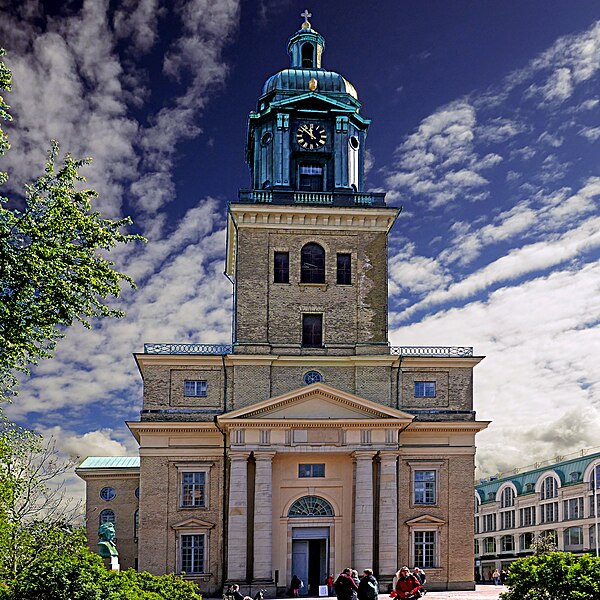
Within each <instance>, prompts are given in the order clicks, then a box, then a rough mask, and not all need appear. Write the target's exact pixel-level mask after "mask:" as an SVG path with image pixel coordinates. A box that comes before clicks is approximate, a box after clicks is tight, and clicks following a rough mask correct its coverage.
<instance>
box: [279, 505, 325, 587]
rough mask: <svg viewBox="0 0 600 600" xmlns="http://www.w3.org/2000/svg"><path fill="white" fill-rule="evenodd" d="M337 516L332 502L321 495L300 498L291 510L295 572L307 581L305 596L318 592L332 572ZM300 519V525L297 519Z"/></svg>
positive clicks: (292, 573) (292, 572)
mask: <svg viewBox="0 0 600 600" xmlns="http://www.w3.org/2000/svg"><path fill="white" fill-rule="evenodd" d="M333 516H334V512H333V507H332V506H331V504H330V503H329V502H328V501H327V500H325V499H324V498H321V497H319V496H303V497H302V498H298V500H296V501H295V502H294V503H293V504H292V506H290V509H289V511H288V518H289V519H290V524H291V526H292V527H291V529H292V564H291V574H290V578H291V576H293V575H296V576H297V577H299V578H300V580H301V581H302V582H303V583H304V587H303V588H301V589H300V595H301V596H318V595H319V586H320V585H324V584H325V581H326V579H327V575H328V569H329V564H330V561H329V557H330V538H331V527H330V526H329V523H328V522H329V521H330V520H331V518H332V517H333ZM295 519H298V526H295V523H294V520H295Z"/></svg>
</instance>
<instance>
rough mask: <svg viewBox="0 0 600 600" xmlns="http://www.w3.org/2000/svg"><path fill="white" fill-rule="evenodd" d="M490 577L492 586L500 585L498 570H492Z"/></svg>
mask: <svg viewBox="0 0 600 600" xmlns="http://www.w3.org/2000/svg"><path fill="white" fill-rule="evenodd" d="M492 577H493V578H494V585H500V571H498V569H494V573H493V574H492Z"/></svg>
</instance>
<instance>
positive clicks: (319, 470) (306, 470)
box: [298, 463, 325, 477]
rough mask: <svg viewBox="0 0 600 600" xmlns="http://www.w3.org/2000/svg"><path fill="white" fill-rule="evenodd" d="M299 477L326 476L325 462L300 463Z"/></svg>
mask: <svg viewBox="0 0 600 600" xmlns="http://www.w3.org/2000/svg"><path fill="white" fill-rule="evenodd" d="M298 477H325V463H317V464H300V465H298Z"/></svg>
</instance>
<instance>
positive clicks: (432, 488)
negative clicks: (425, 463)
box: [412, 469, 438, 506]
mask: <svg viewBox="0 0 600 600" xmlns="http://www.w3.org/2000/svg"><path fill="white" fill-rule="evenodd" d="M419 473H430V474H433V481H431V480H427V479H423V480H421V481H417V474H419ZM437 476H438V474H437V470H436V469H413V473H412V484H413V489H412V492H413V493H412V501H413V504H414V505H415V506H435V505H436V504H437V496H438V494H437ZM421 485H422V486H423V489H419V490H418V489H417V486H419V487H421ZM417 494H420V495H422V500H417ZM429 494H431V496H432V500H431V501H428V500H427V496H428V495H429Z"/></svg>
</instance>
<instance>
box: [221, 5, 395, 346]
mask: <svg viewBox="0 0 600 600" xmlns="http://www.w3.org/2000/svg"><path fill="white" fill-rule="evenodd" d="M302 16H303V17H304V19H305V20H304V23H302V27H301V29H300V30H299V31H297V32H296V33H294V34H293V35H292V37H291V38H290V39H289V42H288V45H287V50H288V54H289V56H290V66H289V68H287V69H283V70H282V71H279V72H278V73H276V74H275V75H272V76H271V77H269V78H268V79H267V81H266V83H265V84H264V86H263V88H262V93H261V95H260V97H259V98H258V103H257V106H256V110H254V111H252V112H251V113H250V116H249V119H248V130H247V139H246V161H247V163H248V165H249V168H250V176H251V182H252V183H251V188H250V189H243V190H240V194H239V200H238V201H237V202H232V203H231V204H230V210H229V217H230V218H229V238H228V265H227V273H228V275H229V276H230V277H231V279H232V281H234V285H235V288H234V289H235V310H234V314H235V317H234V343H235V347H236V350H235V351H236V352H237V353H254V354H287V353H300V354H307V353H315V352H316V353H317V354H319V353H326V354H329V355H331V354H365V353H366V354H370V353H378V352H381V351H384V352H387V344H388V342H387V260H386V256H387V233H388V231H389V229H390V227H391V225H392V224H393V222H394V220H395V218H396V216H397V213H398V210H397V209H396V208H390V207H387V206H386V204H385V194H384V193H377V192H366V191H365V189H364V165H365V142H366V137H367V131H368V128H369V124H370V121H369V119H366V118H365V117H364V116H362V115H361V113H360V109H361V104H360V101H359V99H358V94H357V92H356V89H355V88H354V86H353V85H352V84H351V83H350V82H349V81H348V80H347V79H345V78H344V77H342V75H340V74H339V73H336V72H334V71H328V70H326V69H325V68H323V66H322V62H321V61H322V57H323V52H324V49H325V39H324V38H323V36H322V35H321V34H320V33H318V32H317V31H316V30H315V29H313V27H312V25H311V23H310V22H309V21H308V17H309V16H311V15H310V13H308V11H305V12H304V13H303V15H302Z"/></svg>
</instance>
